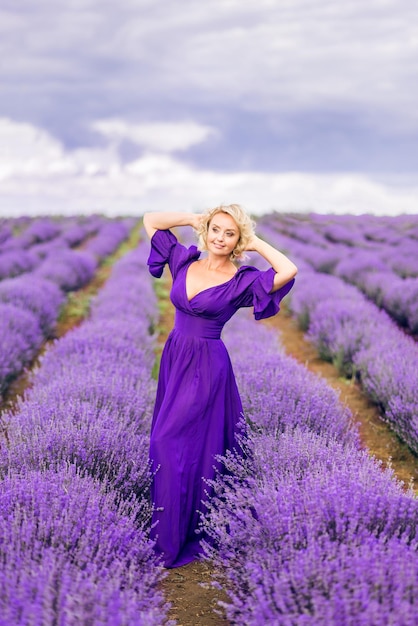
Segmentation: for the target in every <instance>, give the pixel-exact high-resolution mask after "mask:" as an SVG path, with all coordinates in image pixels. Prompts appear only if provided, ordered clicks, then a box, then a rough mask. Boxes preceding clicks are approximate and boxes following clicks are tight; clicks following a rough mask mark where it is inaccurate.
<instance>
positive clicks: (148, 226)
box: [142, 213, 157, 238]
mask: <svg viewBox="0 0 418 626" xmlns="http://www.w3.org/2000/svg"><path fill="white" fill-rule="evenodd" d="M142 223H143V224H144V228H145V231H146V233H147V235H148V237H149V238H151V237H152V236H153V234H154V233H155V231H156V230H157V229H156V228H155V226H154V224H153V221H152V213H144V215H143V217H142Z"/></svg>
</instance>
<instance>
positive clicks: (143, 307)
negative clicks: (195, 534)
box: [0, 215, 418, 626]
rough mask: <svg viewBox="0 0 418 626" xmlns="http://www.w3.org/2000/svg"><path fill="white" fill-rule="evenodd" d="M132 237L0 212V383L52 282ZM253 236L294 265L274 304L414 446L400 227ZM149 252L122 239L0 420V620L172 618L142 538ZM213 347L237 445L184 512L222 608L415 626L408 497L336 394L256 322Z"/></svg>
mask: <svg viewBox="0 0 418 626" xmlns="http://www.w3.org/2000/svg"><path fill="white" fill-rule="evenodd" d="M327 220H328V221H327ZM134 227H135V224H134V222H132V221H130V222H129V221H127V220H112V221H109V220H104V219H103V218H100V217H97V216H94V217H92V218H87V219H81V218H72V219H71V220H70V219H62V220H58V221H54V222H52V221H50V220H47V219H43V220H25V219H21V220H7V221H5V222H4V223H2V224H0V350H1V353H0V354H1V356H0V359H1V361H0V385H2V386H1V387H0V390H1V392H3V391H4V390H5V389H7V387H8V385H9V383H10V380H12V379H13V377H16V376H17V375H18V374H19V372H20V371H21V370H22V369H23V368H24V367H27V366H28V364H30V363H31V361H32V359H33V357H34V356H35V355H36V354H37V352H38V351H39V348H40V346H41V345H42V343H43V342H44V341H45V339H46V338H47V337H51V336H52V337H53V336H54V325H55V324H56V321H57V319H58V315H59V312H60V309H61V308H62V306H63V303H64V302H65V299H66V297H67V294H68V292H69V291H70V290H76V289H77V288H78V287H79V286H81V285H82V284H86V283H87V282H88V281H89V280H90V279H91V277H92V276H93V275H94V272H95V271H96V269H97V265H98V264H99V263H100V262H102V260H104V259H105V258H106V257H107V256H108V255H109V254H110V253H111V252H112V251H113V250H115V248H116V247H117V246H118V245H119V244H120V243H121V242H122V241H123V240H124V239H126V237H127V236H128V234H129V232H130V231H132V229H133V228H134ZM258 231H259V234H260V235H262V236H263V237H265V238H266V239H268V240H270V241H271V242H272V243H275V244H277V245H280V247H282V248H286V249H287V250H288V251H289V253H290V254H291V255H292V258H294V260H295V261H296V263H297V264H298V266H299V274H298V278H297V285H296V287H295V290H294V295H292V297H291V298H290V297H289V298H288V300H287V302H288V304H289V306H290V308H291V311H292V313H293V314H294V315H295V316H297V317H298V319H300V323H301V324H303V325H304V328H305V329H306V330H307V331H308V334H309V337H310V339H311V340H312V341H314V342H315V344H316V345H317V346H318V349H319V350H320V351H321V354H323V356H324V358H327V359H331V360H333V361H334V362H335V364H336V366H337V367H339V368H340V369H341V371H342V372H344V374H345V375H347V376H357V377H359V379H360V380H361V382H362V384H363V385H364V388H365V389H366V390H367V392H368V393H370V395H371V396H372V397H373V398H374V400H375V401H376V402H377V403H378V404H379V406H380V407H381V410H382V415H383V416H384V418H385V419H386V420H387V421H388V422H389V423H390V425H391V427H392V428H393V429H394V430H396V432H397V433H398V434H399V435H400V436H402V437H403V438H404V439H405V440H406V441H407V442H408V444H409V445H410V446H411V448H412V449H414V450H415V451H416V452H417V451H418V412H417V406H418V402H417V395H416V394H417V389H418V385H417V384H416V383H417V382H418V381H417V380H416V376H417V372H418V368H417V365H418V363H417V360H418V358H417V344H416V341H415V339H414V333H416V330H417V329H416V327H415V325H414V324H415V322H414V316H413V312H414V311H415V313H416V310H417V307H416V304H417V302H416V295H415V296H414V293H415V294H416V293H417V292H416V291H415V292H414V290H413V288H412V287H411V288H409V287H408V288H405V289H400V290H398V291H397V288H396V284H397V283H396V281H397V280H399V281H403V282H402V284H403V285H404V284H405V285H413V284H414V283H413V281H414V280H418V268H417V266H416V254H415V255H414V254H413V253H412V250H413V248H414V242H415V244H416V239H417V238H418V221H417V220H416V219H414V218H411V217H408V218H406V217H405V218H403V217H400V218H396V219H393V220H390V219H388V218H371V217H368V216H362V218H361V219H360V218H354V217H352V216H350V217H335V216H318V215H316V216H299V217H298V216H292V215H269V216H265V217H264V218H262V219H261V220H260V222H259V228H258ZM148 250H149V243H148V242H147V241H146V240H144V239H143V238H140V241H139V244H138V245H136V247H135V248H134V249H132V250H131V251H129V252H127V253H126V254H125V255H124V256H122V258H121V259H120V260H118V261H117V262H116V263H115V264H114V265H113V268H112V272H111V275H110V278H109V279H108V281H107V282H106V284H105V285H104V286H103V288H102V289H101V290H100V291H99V292H98V294H97V295H96V297H95V298H94V301H93V302H92V305H91V309H90V312H89V315H88V316H87V317H86V318H85V320H84V321H83V323H82V324H81V325H79V326H78V327H77V328H74V329H72V330H70V331H69V332H68V333H67V334H65V335H64V336H63V337H61V338H60V339H57V340H55V341H54V342H51V344H50V347H49V348H48V349H47V350H46V352H45V353H44V354H43V355H42V357H41V358H40V360H39V364H38V365H37V366H36V367H34V368H32V371H31V374H30V387H29V388H28V389H27V391H26V393H25V395H24V396H23V397H22V398H20V399H19V400H18V401H17V402H16V405H15V406H14V408H13V410H12V411H6V412H4V413H3V415H2V418H1V420H2V421H1V423H2V435H1V438H0V473H1V480H0V528H1V531H0V562H1V565H2V567H1V569H0V579H1V580H0V625H4V626H6V624H7V625H13V624H16V625H37V626H38V625H43V624H60V625H64V626H66V625H71V626H73V625H74V626H75V625H79V624H86V625H87V624H89V625H90V624H91V625H96V624H97V625H102V624H106V625H109V626H110V625H118V624H119V625H127V626H128V625H131V624H132V625H150V626H152V625H155V626H157V625H163V624H170V623H172V624H173V623H174V622H170V620H169V618H168V611H169V606H168V604H167V602H166V600H165V598H164V597H163V594H162V592H161V587H160V582H161V581H162V579H163V578H164V576H165V572H164V570H163V568H162V567H161V565H160V564H159V563H158V562H157V560H156V558H155V557H154V556H153V552H152V542H151V540H150V539H149V530H150V516H151V508H152V503H151V502H150V498H149V485H150V478H151V477H150V473H149V467H148V462H147V453H148V435H149V428H150V417H151V412H152V407H153V402H154V394H155V387H156V382H155V372H154V370H155V353H156V349H157V331H156V329H157V326H158V324H159V302H158V298H157V296H156V291H155V284H154V282H155V281H154V280H153V279H152V278H151V276H150V275H149V274H148V270H147V266H146V260H147V255H148ZM19 254H20V256H19ZM321 254H322V257H321ZM13 255H14V256H13ZM367 255H369V257H368V259H369V261H370V264H371V260H372V259H375V261H376V263H375V266H373V265H371V266H370V267H369V268H368V269H366V266H367V264H366V261H365V259H366V257H367ZM321 259H322V260H321ZM356 260H357V261H358V263H359V268H360V269H359V268H358V269H357V270H356V269H355V263H356ZM350 263H351V266H350ZM414 264H415V265H414ZM350 267H351V269H350ZM389 274H390V275H392V274H393V285H394V287H393V290H392V291H390V290H389V288H388V287H387V285H388V284H389V282H390V278H389ZM373 281H374V282H373ZM366 284H367V285H368V287H367V289H366V287H363V285H366ZM371 285H374V291H373V293H376V294H377V293H378V291H379V290H380V291H379V294H380V295H378V296H376V297H374V296H373V295H372V291H371ZM411 294H412V295H411ZM414 297H415V300H414ZM395 302H397V303H398V304H397V305H396V306H395V304H394V303H395ZM414 302H415V305H414ZM389 303H392V305H393V306H392V308H390V305H389ZM414 307H415V308H414ZM395 309H396V310H397V311H398V314H397V315H395V313H394V310H395ZM400 311H402V313H400ZM223 338H224V340H225V343H226V344H227V347H228V350H229V352H230V354H231V359H232V361H233V366H234V370H235V373H236V376H237V381H238V385H239V389H240V392H241V395H242V400H243V405H244V414H245V430H246V437H245V439H244V440H243V443H242V445H243V447H244V449H245V451H246V454H245V456H244V457H239V458H235V457H234V455H233V454H229V455H227V457H226V458H224V459H223V465H224V467H225V469H226V470H227V471H225V472H224V473H223V474H219V476H218V477H217V479H216V480H215V483H214V486H215V497H214V498H213V499H212V501H211V503H210V505H209V507H208V508H207V510H206V512H205V517H204V522H203V523H204V526H205V528H206V530H207V532H208V535H209V539H210V540H208V542H207V544H206V545H205V554H206V558H207V559H209V560H210V561H211V562H212V563H213V566H214V584H215V585H216V586H219V587H222V588H223V589H225V591H226V593H227V596H228V602H226V603H225V605H224V607H223V608H224V611H225V614H226V616H227V619H228V620H229V622H230V623H231V624H238V625H242V626H244V625H254V626H256V625H257V626H258V625H259V626H262V625H264V624H271V625H278V626H282V625H283V626H287V625H289V626H294V625H297V626H299V625H302V626H305V625H308V624H309V625H312V626H314V625H315V626H316V625H320V626H322V625H324V626H325V625H327V626H328V625H338V626H340V625H341V626H346V625H347V626H359V625H363V624H364V625H382V626H383V625H385V626H386V625H394V626H395V625H396V626H409V625H411V626H412V625H413V624H415V623H416V622H417V621H418V606H417V601H416V584H417V583H416V581H417V580H418V558H417V548H418V534H417V530H418V502H417V500H416V497H415V496H414V494H413V492H412V491H411V490H407V489H405V485H402V484H400V483H399V482H398V481H397V480H396V479H395V478H394V475H393V473H392V472H391V471H390V470H384V469H383V468H382V466H381V464H380V463H379V462H378V461H377V460H376V459H375V458H373V457H372V456H371V455H370V454H369V453H368V452H367V451H365V450H363V449H362V447H361V442H360V440H359V435H358V432H357V430H356V426H355V424H354V420H353V419H352V416H351V415H350V413H349V411H348V409H347V408H346V407H345V406H343V405H342V404H341V402H340V400H339V397H338V395H337V394H336V392H335V391H333V389H331V387H329V386H328V385H327V383H326V381H325V380H323V379H319V378H317V377H315V376H314V375H313V374H310V373H309V372H308V371H307V370H306V368H304V367H303V366H301V365H299V364H297V363H296V361H294V360H293V359H292V358H291V357H289V356H287V355H286V354H284V352H283V350H282V348H281V345H280V338H279V337H278V336H277V334H276V333H275V332H274V331H272V330H271V329H268V328H267V327H266V326H265V325H263V324H261V323H259V322H258V323H256V322H255V321H254V320H253V319H252V316H251V313H250V312H249V311H242V312H240V313H239V314H238V315H237V316H235V317H234V318H233V320H231V322H230V323H229V324H228V325H227V327H226V329H225V332H224V337H223ZM254 345H256V346H257V350H256V351H255V350H254ZM196 623H198V622H196Z"/></svg>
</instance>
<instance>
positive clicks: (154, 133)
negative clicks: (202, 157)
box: [92, 119, 216, 152]
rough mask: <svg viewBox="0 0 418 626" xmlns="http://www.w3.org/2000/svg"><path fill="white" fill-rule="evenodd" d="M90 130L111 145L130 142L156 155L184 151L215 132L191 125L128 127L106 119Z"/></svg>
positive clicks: (164, 124) (118, 121) (158, 123)
mask: <svg viewBox="0 0 418 626" xmlns="http://www.w3.org/2000/svg"><path fill="white" fill-rule="evenodd" d="M92 127H93V128H94V130H97V131H99V132H100V133H101V134H103V135H104V136H105V137H106V138H107V139H110V140H112V141H116V142H119V141H121V140H123V139H129V140H130V141H132V142H134V143H137V144H138V145H140V146H143V147H144V148H147V149H149V150H155V151H157V152H174V151H177V150H187V149H188V148H190V147H191V146H194V145H196V144H198V143H201V142H202V141H205V140H206V139H207V138H208V137H209V136H210V135H214V134H216V131H215V129H214V128H211V127H209V126H204V125H202V124H197V123H196V122H193V121H182V122H149V123H147V124H130V123H127V122H125V121H124V120H122V119H106V120H98V121H97V122H94V123H93V124H92Z"/></svg>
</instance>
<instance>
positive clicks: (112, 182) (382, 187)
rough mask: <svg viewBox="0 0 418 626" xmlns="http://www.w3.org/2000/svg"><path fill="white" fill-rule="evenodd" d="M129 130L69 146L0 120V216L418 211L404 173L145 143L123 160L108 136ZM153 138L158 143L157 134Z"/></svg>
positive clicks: (417, 197)
mask: <svg viewBox="0 0 418 626" xmlns="http://www.w3.org/2000/svg"><path fill="white" fill-rule="evenodd" d="M179 127H180V128H183V126H182V125H181V124H180V125H179ZM192 127H193V126H192V125H190V126H189V127H188V128H192ZM115 128H116V129H118V128H120V129H122V130H119V131H116V130H115ZM196 128H199V127H198V125H196ZM129 129H130V127H129V125H123V124H122V123H121V124H120V126H118V125H115V126H114V127H112V128H111V130H109V131H108V133H107V136H108V138H109V145H107V146H105V147H103V148H102V149H98V148H96V149H94V150H93V149H88V148H85V149H79V150H73V151H69V150H66V149H65V148H64V147H63V146H62V145H61V144H60V142H58V141H57V140H56V139H55V138H54V137H53V136H52V135H50V134H48V133H46V132H45V131H42V130H40V129H38V128H36V127H34V126H31V125H29V124H17V123H15V122H12V121H10V120H6V119H2V120H0V146H1V148H0V181H1V185H0V215H2V216H6V215H20V214H43V213H55V214H69V213H89V212H92V211H102V212H104V213H107V214H109V215H118V214H127V213H130V214H136V215H139V214H141V213H143V212H144V211H146V210H150V209H153V210H203V209H205V208H207V207H210V206H214V205H216V204H219V203H220V202H239V203H241V204H243V205H244V206H246V207H247V209H248V210H249V211H251V212H253V213H254V214H261V213H265V212H268V211H271V210H272V209H278V210H287V211H306V210H312V211H318V212H333V213H345V212H349V213H378V214H397V213H418V182H417V180H408V178H407V177H405V178H404V179H398V180H395V181H394V182H393V181H389V180H384V179H380V180H377V179H375V180H373V179H371V178H370V177H367V176H365V175H362V174H360V173H355V172H352V173H345V174H323V175H316V174H307V173H300V172H287V173H264V172H257V171H248V172H247V171H241V172H234V173H221V172H215V171H211V170H204V169H200V168H197V167H192V166H191V165H189V164H186V163H184V162H182V161H181V160H179V159H178V158H177V157H175V156H173V155H170V154H165V153H164V152H161V151H159V152H157V151H154V152H151V150H148V151H147V152H145V153H144V154H143V155H142V156H141V157H140V158H137V159H136V160H134V161H131V162H130V163H124V162H123V161H122V160H121V158H120V156H119V153H118V151H117V149H116V148H115V146H114V145H113V144H114V141H113V140H114V139H115V137H118V139H121V138H124V137H125V136H127V135H126V134H125V131H126V132H128V130H129ZM130 130H132V129H130ZM118 133H119V134H118ZM174 134H175V133H174ZM186 134H187V133H186ZM191 135H192V133H189V135H188V137H187V138H186V139H187V140H188V141H189V142H190V141H191ZM180 141H181V139H180V138H179V139H178V143H176V144H175V142H174V141H173V143H172V144H171V146H173V145H177V146H178V145H180ZM154 145H155V146H157V147H159V148H160V147H161V144H160V143H159V142H157V141H156V142H155V144H154Z"/></svg>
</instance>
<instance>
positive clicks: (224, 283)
mask: <svg viewBox="0 0 418 626" xmlns="http://www.w3.org/2000/svg"><path fill="white" fill-rule="evenodd" d="M193 263H196V261H192V262H191V263H189V265H188V266H187V267H186V272H185V274H184V293H185V296H186V300H187V302H188V303H189V304H190V303H191V302H192V301H193V300H194V299H195V298H197V296H200V294H201V293H205V291H210V290H211V289H216V287H223V286H224V285H227V284H228V283H230V282H231V281H232V280H234V278H235V276H236V275H237V274H238V272H239V271H240V269H241V267H238V268H237V271H236V272H235V274H234V275H233V276H231V278H229V279H228V280H226V281H224V282H223V283H219V284H218V285H212V287H206V289H202V290H201V291H198V292H197V293H195V295H194V296H192V297H191V298H190V299H189V296H188V295H187V274H188V271H189V267H190V266H191V265H193Z"/></svg>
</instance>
